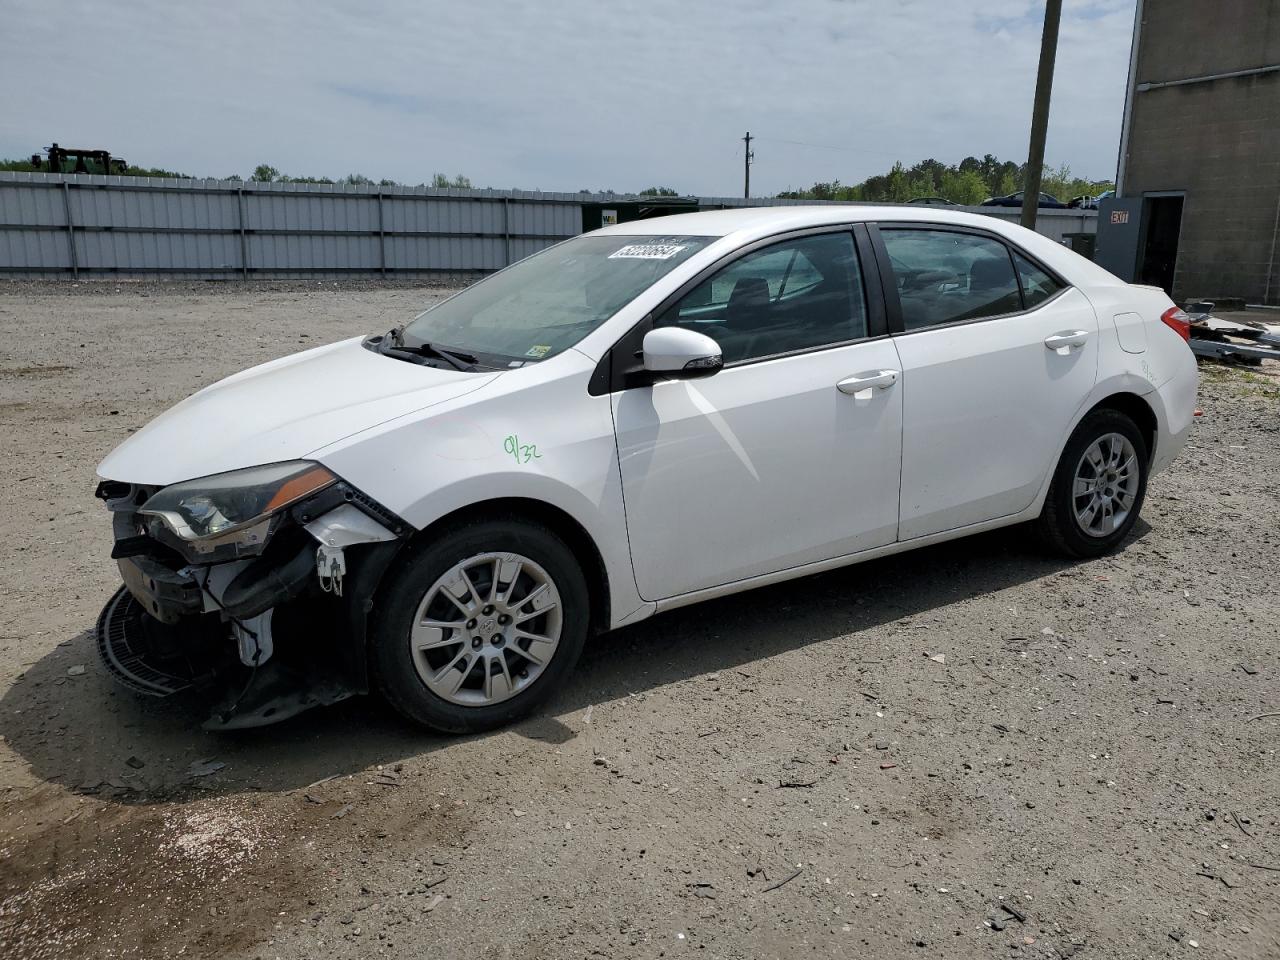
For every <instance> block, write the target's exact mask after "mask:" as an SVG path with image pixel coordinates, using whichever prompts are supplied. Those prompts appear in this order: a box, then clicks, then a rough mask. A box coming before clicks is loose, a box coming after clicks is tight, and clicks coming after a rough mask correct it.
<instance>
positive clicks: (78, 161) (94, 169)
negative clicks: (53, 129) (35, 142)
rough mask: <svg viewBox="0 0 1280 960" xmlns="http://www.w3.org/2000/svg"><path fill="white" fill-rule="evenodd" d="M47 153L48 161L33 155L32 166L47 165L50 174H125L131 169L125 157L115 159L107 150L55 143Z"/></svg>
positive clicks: (38, 155) (46, 150)
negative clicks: (86, 148)
mask: <svg viewBox="0 0 1280 960" xmlns="http://www.w3.org/2000/svg"><path fill="white" fill-rule="evenodd" d="M45 153H47V154H48V155H49V157H48V159H45V158H44V157H42V156H40V154H38V153H33V154H32V155H31V165H32V166H33V167H35V168H36V169H39V168H41V167H43V166H45V165H46V164H47V165H48V168H49V172H50V173H124V172H125V171H126V170H127V169H128V168H129V164H128V162H126V161H125V160H124V158H123V157H113V156H111V154H110V153H109V152H108V151H106V150H81V149H79V148H77V147H60V146H58V144H57V143H53V144H50V145H49V146H48V147H47V148H46V149H45Z"/></svg>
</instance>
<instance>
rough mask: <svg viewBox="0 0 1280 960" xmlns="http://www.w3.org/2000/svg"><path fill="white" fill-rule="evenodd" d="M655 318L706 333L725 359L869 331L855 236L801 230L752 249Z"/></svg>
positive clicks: (808, 347)
mask: <svg viewBox="0 0 1280 960" xmlns="http://www.w3.org/2000/svg"><path fill="white" fill-rule="evenodd" d="M656 325H657V326H677V325H678V326H682V327H688V328H689V329H690V330H696V331H698V332H699V333H705V334H707V335H708V336H710V337H711V338H712V339H714V340H716V341H717V342H719V344H720V348H721V350H722V351H723V354H724V362H725V364H726V365H728V364H731V363H741V362H743V361H746V360H755V359H758V358H760V357H769V356H773V355H775V354H780V353H790V352H792V351H796V350H811V349H814V348H816V347H823V346H828V345H830V344H836V343H847V342H848V341H850V340H857V339H859V338H861V337H865V336H866V335H867V308H866V299H865V297H864V295H863V290H862V271H861V269H860V268H859V264H858V257H857V253H856V252H855V250H854V246H853V236H852V235H851V234H850V233H848V232H841V233H826V234H820V235H818V236H810V237H801V238H798V239H795V240H785V241H783V242H781V243H777V244H774V245H773V246H769V247H765V248H763V249H760V250H756V251H754V252H753V253H749V254H747V255H746V256H744V257H741V258H739V259H737V260H735V261H733V263H731V264H729V265H728V266H726V267H724V268H723V269H721V270H719V271H718V272H717V273H715V274H713V275H712V276H710V277H708V278H707V279H706V280H704V281H703V282H702V283H700V284H698V286H697V287H695V288H694V289H693V290H691V291H690V292H689V293H688V294H686V295H685V296H684V297H683V298H682V299H681V300H680V301H679V302H678V303H676V304H675V305H674V306H673V307H671V308H670V309H668V310H667V311H666V312H665V313H664V314H663V315H662V316H661V317H659V318H658V320H657V321H656Z"/></svg>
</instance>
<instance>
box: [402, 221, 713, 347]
mask: <svg viewBox="0 0 1280 960" xmlns="http://www.w3.org/2000/svg"><path fill="white" fill-rule="evenodd" d="M714 239H715V238H714V237H677V236H670V237H656V236H639V237H635V236H631V237H624V236H605V237H601V236H582V237H575V238H574V239H572V240H566V241H565V242H564V243H560V244H557V245H556V246H554V247H549V248H547V249H546V250H543V251H542V252H540V253H536V254H534V255H533V256H531V257H529V258H527V259H525V260H521V261H520V262H519V263H516V264H514V265H512V266H510V267H508V268H507V269H506V270H503V271H501V272H500V273H495V274H494V275H493V276H491V277H486V278H485V279H484V280H481V281H480V282H479V283H477V284H475V285H474V286H471V287H468V288H467V289H466V290H463V291H462V292H461V293H459V294H457V295H456V296H454V297H451V298H450V299H448V300H445V301H444V302H443V303H439V304H437V305H436V306H434V307H432V308H431V309H430V310H428V311H426V313H423V314H421V315H420V316H419V317H417V319H415V320H414V321H413V322H412V323H410V324H408V325H407V326H406V327H405V328H404V332H403V343H404V344H405V346H406V347H410V348H412V347H417V346H420V345H421V344H424V343H429V344H431V345H432V346H433V347H442V348H444V349H446V350H453V351H457V352H459V353H468V354H474V355H475V356H477V357H480V358H481V359H482V360H485V359H491V360H499V361H505V364H507V365H516V364H518V363H529V362H533V361H537V360H545V359H546V358H548V357H553V356H555V355H556V354H557V353H560V352H561V351H563V350H567V349H568V348H569V347H572V346H573V345H574V344H575V343H577V342H578V341H579V340H581V339H582V338H583V337H585V336H586V335H587V334H588V333H590V332H591V331H592V330H594V329H595V328H596V327H598V326H599V325H600V324H602V323H604V321H606V320H608V319H609V318H610V317H612V316H613V315H614V314H615V313H617V312H618V310H620V309H621V308H622V307H623V306H625V305H626V304H628V303H630V302H631V301H632V300H634V299H635V298H636V296H637V295H638V294H640V293H641V292H642V291H643V290H645V289H646V288H647V287H649V286H650V285H652V284H653V282H654V281H655V280H657V279H658V278H659V277H661V276H663V275H664V274H666V273H668V272H670V271H671V269H672V268H673V267H675V266H676V265H678V264H680V263H683V262H684V261H685V260H688V259H689V257H691V256H693V255H694V254H695V253H696V252H697V251H699V250H701V249H702V248H703V247H705V246H706V245H707V244H709V243H710V242H711V241H712V240H714Z"/></svg>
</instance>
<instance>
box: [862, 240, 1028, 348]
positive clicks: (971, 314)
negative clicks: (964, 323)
mask: <svg viewBox="0 0 1280 960" xmlns="http://www.w3.org/2000/svg"><path fill="white" fill-rule="evenodd" d="M880 235H881V236H882V237H883V238H884V245H885V248H886V249H887V250H888V252H889V261H890V263H891V264H892V265H893V273H894V277H895V278H896V280H897V285H898V299H899V300H900V301H901V303H902V323H903V326H904V327H905V328H906V329H907V330H919V329H921V328H923V327H933V326H937V325H938V324H942V323H955V322H956V321H958V320H977V319H980V318H982V317H997V316H1000V315H1001V314H1005V313H1017V312H1018V311H1019V310H1021V309H1022V297H1021V295H1020V293H1019V290H1018V278H1017V277H1016V276H1015V275H1014V272H1013V262H1012V261H1011V260H1010V259H1009V251H1008V249H1007V248H1006V247H1005V245H1004V244H1003V243H1000V242H998V241H996V240H991V239H989V238H987V237H980V236H975V235H974V234H970V233H952V232H951V231H949V230H901V229H898V230H895V229H892V228H888V229H883V230H881V231H880Z"/></svg>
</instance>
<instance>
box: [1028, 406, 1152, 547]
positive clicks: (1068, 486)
mask: <svg viewBox="0 0 1280 960" xmlns="http://www.w3.org/2000/svg"><path fill="white" fill-rule="evenodd" d="M1148 460H1149V457H1148V451H1147V444H1146V441H1145V440H1144V439H1143V436H1142V431H1140V430H1139V429H1138V427H1137V425H1136V424H1135V423H1134V422H1133V420H1131V419H1130V418H1129V417H1128V416H1126V415H1125V414H1123V413H1121V412H1120V411H1118V410H1095V411H1094V412H1093V413H1090V414H1089V415H1088V416H1086V417H1085V418H1084V419H1083V420H1082V421H1081V422H1080V425H1079V426H1077V427H1076V429H1075V431H1074V432H1073V433H1072V434H1071V438H1070V439H1069V440H1068V441H1067V445H1066V447H1065V449H1064V450H1063V451H1062V458H1061V459H1060V460H1059V461H1058V467H1057V470H1056V471H1055V472H1054V476H1053V481H1052V483H1051V484H1050V486H1049V494H1048V496H1047V497H1046V499H1045V504H1044V510H1043V512H1042V513H1041V514H1040V519H1039V520H1038V521H1037V522H1036V525H1037V529H1038V532H1039V534H1040V537H1041V539H1042V540H1043V541H1044V542H1045V543H1046V544H1048V545H1049V546H1050V547H1052V548H1053V549H1055V550H1057V551H1058V552H1060V553H1065V554H1066V555H1068V556H1071V557H1096V556H1100V555H1101V554H1103V553H1106V552H1108V551H1109V550H1112V549H1114V548H1115V547H1116V546H1117V545H1118V544H1119V543H1120V541H1122V540H1123V539H1124V538H1125V537H1126V536H1128V535H1129V531H1130V530H1132V529H1133V525H1134V523H1136V522H1137V520H1138V513H1139V511H1140V510H1141V509H1142V502H1143V499H1144V498H1145V496H1146V492H1147V464H1148Z"/></svg>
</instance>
